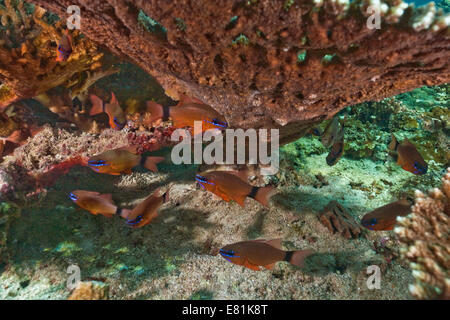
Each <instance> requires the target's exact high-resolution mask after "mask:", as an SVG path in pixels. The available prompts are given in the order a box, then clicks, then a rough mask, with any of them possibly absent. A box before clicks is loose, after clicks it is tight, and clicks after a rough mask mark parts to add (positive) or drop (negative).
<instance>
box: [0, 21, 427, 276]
mask: <svg viewBox="0 0 450 320" xmlns="http://www.w3.org/2000/svg"><path fill="white" fill-rule="evenodd" d="M72 44H73V41H72V38H71V36H70V33H69V32H68V31H67V30H66V31H65V32H64V33H63V35H62V37H61V39H60V40H59V41H58V46H57V51H56V61H57V62H65V61H67V60H68V59H69V58H70V55H71V53H72V52H73V48H72ZM179 97H180V99H179V102H178V104H177V105H175V106H162V105H160V104H157V103H155V102H153V101H148V102H147V112H148V113H149V114H150V122H151V123H152V124H153V125H158V124H159V123H160V122H161V121H167V120H171V121H172V125H173V127H175V128H188V129H189V130H192V128H193V127H194V122H195V121H201V122H202V132H204V131H206V130H209V129H218V130H224V129H226V128H227V127H228V124H227V122H226V119H225V118H224V117H223V116H222V115H221V114H219V113H218V112H217V111H216V110H214V109H213V108H212V107H211V106H208V105H207V104H205V103H204V102H202V101H201V100H198V99H196V98H192V97H188V96H186V95H182V94H179ZM37 99H38V100H39V101H41V102H42V103H43V104H46V105H52V106H53V105H58V104H61V103H65V104H71V103H73V102H70V101H64V102H63V101H56V100H55V98H51V97H49V96H46V95H45V94H43V95H41V96H39V97H37ZM66 100H67V99H66ZM90 102H91V104H92V107H91V109H90V112H89V115H90V116H96V115H98V114H102V113H104V114H106V115H107V117H108V119H109V125H110V127H111V128H112V129H114V130H122V129H123V128H125V127H126V126H127V115H126V114H125V113H124V111H123V109H122V108H121V106H120V104H119V101H118V99H117V98H116V96H115V94H114V93H113V92H111V99H110V101H109V103H105V102H104V101H103V100H102V99H101V98H99V97H98V96H96V95H93V94H91V95H90ZM345 120H346V119H344V120H340V119H339V118H338V117H334V118H333V119H331V120H330V121H329V123H328V124H327V126H326V127H325V129H324V130H323V131H322V130H321V129H320V128H313V129H311V131H310V133H311V134H313V135H315V136H318V137H319V138H320V141H321V143H322V144H323V146H324V147H326V148H330V149H329V150H330V151H329V154H328V156H327V157H326V163H327V164H328V165H329V166H333V165H335V164H336V163H337V162H338V161H339V159H340V158H341V157H342V155H343V154H344V149H345V143H344V124H345ZM0 121H2V122H4V123H5V124H7V125H9V126H10V127H11V130H10V132H11V133H10V135H9V136H7V137H1V139H0V149H1V148H4V146H5V144H6V143H7V142H10V143H21V141H23V139H22V138H21V134H22V133H21V132H20V131H19V130H14V129H15V127H14V126H15V124H14V123H13V122H11V121H9V119H6V118H5V119H2V118H0ZM32 134H33V132H30V133H28V135H29V136H30V135H32ZM389 149H390V150H391V152H392V153H393V154H394V155H395V156H396V157H397V163H398V165H400V166H401V168H402V169H404V170H406V171H409V172H411V173H413V174H415V175H423V174H426V173H427V170H428V165H427V163H426V162H425V160H424V159H423V157H422V156H421V154H420V153H419V152H418V150H417V148H416V147H415V145H414V144H413V143H412V142H410V141H409V140H407V139H405V140H403V141H402V142H399V141H398V140H397V138H396V137H395V136H394V135H393V134H392V141H391V143H390V145H389ZM136 150H137V148H136V147H125V148H120V149H114V150H108V151H105V152H103V153H101V154H97V155H95V156H92V157H90V158H89V159H88V160H87V162H86V164H85V165H86V166H88V167H89V168H91V169H92V170H93V171H94V172H96V173H99V174H109V175H123V174H126V175H127V174H131V173H132V170H133V168H135V167H137V166H142V167H145V168H146V169H148V170H150V171H152V172H158V168H157V164H158V163H161V162H163V161H164V160H165V158H164V157H156V156H150V155H141V154H138V153H137V152H136ZM193 180H195V182H196V183H197V184H198V185H199V186H200V187H201V188H202V189H203V190H204V191H205V192H211V193H213V194H215V195H216V196H218V198H220V199H222V200H223V201H226V202H230V201H235V202H236V203H238V204H239V205H240V206H241V207H242V208H244V207H245V202H246V201H247V198H251V199H254V200H256V201H257V202H259V203H260V204H261V205H262V206H264V207H269V206H270V198H271V197H272V195H273V194H274V192H275V188H274V187H273V186H270V185H269V186H265V187H258V186H253V185H251V184H249V183H248V175H247V172H245V171H243V170H242V171H235V170H230V171H223V170H222V171H206V172H198V173H197V174H196V176H195V177H193ZM169 192H170V187H166V188H164V187H163V188H158V189H156V190H154V191H153V192H151V193H150V194H149V195H148V196H147V198H145V199H144V200H142V201H141V202H140V203H138V204H137V205H136V206H135V207H134V208H121V207H119V206H117V205H116V204H115V202H114V200H113V195H111V194H100V193H99V192H96V191H89V190H74V191H72V192H70V194H69V195H68V196H69V198H70V200H72V201H73V202H74V203H75V204H77V205H78V206H79V207H80V208H82V209H84V210H86V211H88V212H90V213H91V214H93V215H102V216H105V217H107V218H112V217H114V216H118V217H121V218H122V219H124V221H125V224H126V225H128V226H129V227H130V228H142V227H144V226H146V225H148V224H150V223H152V222H153V221H154V219H155V218H157V217H158V215H159V210H160V208H161V207H162V206H163V205H164V204H165V203H167V202H168V201H169ZM410 212H411V203H410V202H408V200H406V199H400V200H398V201H394V202H392V203H389V204H386V205H384V206H382V207H380V208H377V209H375V210H373V211H371V212H368V213H367V214H365V215H364V216H363V218H362V219H361V225H362V226H364V227H365V228H367V229H368V230H370V231H386V230H392V229H393V228H394V226H395V223H396V219H397V217H401V216H405V215H408V214H409V213H410ZM219 254H220V256H221V257H223V258H224V259H225V260H227V261H229V262H231V263H233V264H235V265H239V266H243V267H245V268H248V269H251V270H255V271H258V270H261V269H260V268H261V267H263V268H265V269H269V270H271V269H273V267H274V265H275V264H276V263H277V262H280V261H284V262H288V263H290V264H292V265H294V266H297V267H304V265H305V259H306V258H307V257H308V256H310V255H312V254H314V251H313V250H311V249H304V250H294V251H284V250H282V241H281V239H271V240H265V239H259V240H251V241H241V242H237V243H233V244H228V245H225V246H224V247H223V248H221V249H220V250H219Z"/></svg>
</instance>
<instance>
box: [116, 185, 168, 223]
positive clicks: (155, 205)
mask: <svg viewBox="0 0 450 320" xmlns="http://www.w3.org/2000/svg"><path fill="white" fill-rule="evenodd" d="M160 193H161V192H160V189H159V188H158V189H156V190H155V192H153V193H152V194H151V195H150V196H148V197H147V198H146V199H145V200H144V201H142V202H141V203H140V204H138V205H137V206H136V207H135V208H134V209H133V210H131V212H129V214H128V215H127V216H125V217H124V218H126V219H127V224H128V225H129V226H130V227H132V228H141V227H143V226H145V225H147V224H149V223H150V222H151V221H152V220H153V219H154V218H156V217H157V216H158V209H159V208H160V207H161V206H162V205H163V204H164V203H166V202H167V201H169V191H166V192H165V193H163V194H162V195H160Z"/></svg>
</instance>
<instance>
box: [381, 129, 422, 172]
mask: <svg viewBox="0 0 450 320" xmlns="http://www.w3.org/2000/svg"><path fill="white" fill-rule="evenodd" d="M391 135H392V141H391V143H390V144H389V149H390V150H393V151H396V152H397V163H398V164H399V165H400V166H401V167H402V169H403V170H406V171H409V172H412V173H414V174H417V175H421V174H425V173H427V171H428V164H427V163H426V162H425V160H424V159H423V157H422V155H421V154H420V153H419V151H417V149H416V146H415V145H413V144H412V143H411V142H410V141H409V140H408V139H405V140H403V141H402V142H401V143H399V142H398V141H397V138H395V136H394V135H393V134H391Z"/></svg>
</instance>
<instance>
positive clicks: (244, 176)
mask: <svg viewBox="0 0 450 320" xmlns="http://www.w3.org/2000/svg"><path fill="white" fill-rule="evenodd" d="M225 172H227V173H230V174H232V175H234V176H236V177H238V178H239V179H241V180H242V181H244V182H247V181H248V170H238V171H236V170H230V171H225Z"/></svg>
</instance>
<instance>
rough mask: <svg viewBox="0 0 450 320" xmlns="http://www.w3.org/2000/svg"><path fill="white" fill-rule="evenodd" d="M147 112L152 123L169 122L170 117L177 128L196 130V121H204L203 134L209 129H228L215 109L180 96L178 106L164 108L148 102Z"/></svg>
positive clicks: (198, 101)
mask: <svg viewBox="0 0 450 320" xmlns="http://www.w3.org/2000/svg"><path fill="white" fill-rule="evenodd" d="M147 110H148V111H149V112H150V114H151V117H150V122H151V123H153V122H154V121H156V120H160V119H161V120H162V121H167V120H169V117H170V118H171V119H172V121H173V126H174V127H175V128H184V127H191V128H194V121H202V132H204V131H206V130H209V129H219V130H222V129H226V128H227V127H228V124H227V123H226V122H225V120H224V119H223V117H222V116H221V115H220V114H219V113H218V112H217V111H216V110H214V109H213V108H211V107H210V106H208V105H206V104H204V103H203V102H202V101H200V100H197V99H194V98H189V97H187V96H185V95H180V101H179V102H178V104H177V105H176V106H171V107H163V106H162V105H160V104H157V103H155V102H153V101H147Z"/></svg>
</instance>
